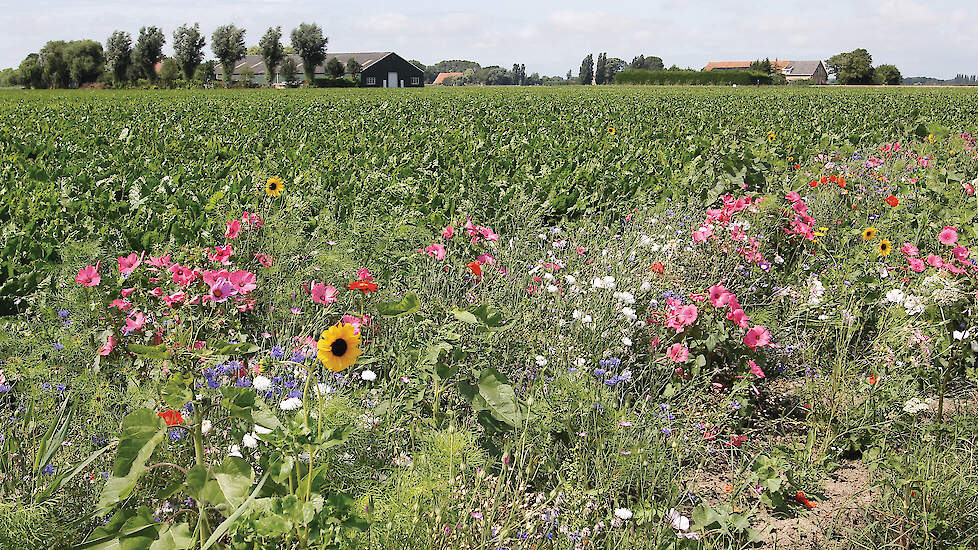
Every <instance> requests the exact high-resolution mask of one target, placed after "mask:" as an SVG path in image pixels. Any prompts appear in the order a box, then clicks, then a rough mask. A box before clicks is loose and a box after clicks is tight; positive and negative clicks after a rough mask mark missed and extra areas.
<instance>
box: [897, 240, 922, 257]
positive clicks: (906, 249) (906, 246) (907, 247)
mask: <svg viewBox="0 0 978 550" xmlns="http://www.w3.org/2000/svg"><path fill="white" fill-rule="evenodd" d="M900 251H901V252H903V253H904V254H906V255H907V256H916V255H917V254H920V249H919V248H917V247H916V246H914V245H912V244H910V243H903V246H901V247H900Z"/></svg>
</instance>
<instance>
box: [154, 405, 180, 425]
mask: <svg viewBox="0 0 978 550" xmlns="http://www.w3.org/2000/svg"><path fill="white" fill-rule="evenodd" d="M156 416H158V417H160V418H162V419H163V421H164V422H166V425H167V426H176V425H179V424H183V415H182V414H180V411H176V410H173V409H170V410H168V411H163V412H161V413H157V415H156Z"/></svg>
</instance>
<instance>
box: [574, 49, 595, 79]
mask: <svg viewBox="0 0 978 550" xmlns="http://www.w3.org/2000/svg"><path fill="white" fill-rule="evenodd" d="M578 78H580V79H581V84H584V85H585V86H586V85H588V84H590V83H591V81H592V80H594V56H593V55H591V54H587V57H585V58H584V61H582V62H581V72H580V73H578Z"/></svg>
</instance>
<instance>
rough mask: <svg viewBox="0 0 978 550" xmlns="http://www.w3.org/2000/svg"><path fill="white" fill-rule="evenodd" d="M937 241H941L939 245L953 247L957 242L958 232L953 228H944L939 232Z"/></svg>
mask: <svg viewBox="0 0 978 550" xmlns="http://www.w3.org/2000/svg"><path fill="white" fill-rule="evenodd" d="M937 240H939V241H941V244H943V245H947V246H953V245H954V244H956V243H957V242H958V230H957V228H955V227H945V228H944V229H943V230H941V232H940V234H939V235H937Z"/></svg>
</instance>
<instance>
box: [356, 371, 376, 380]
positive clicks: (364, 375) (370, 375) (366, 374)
mask: <svg viewBox="0 0 978 550" xmlns="http://www.w3.org/2000/svg"><path fill="white" fill-rule="evenodd" d="M376 379H377V373H375V372H374V371H372V370H370V369H367V370H365V371H363V372H361V373H360V380H363V381H364V382H373V381H374V380H376Z"/></svg>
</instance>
